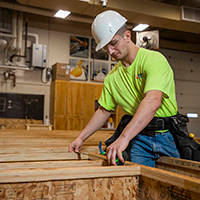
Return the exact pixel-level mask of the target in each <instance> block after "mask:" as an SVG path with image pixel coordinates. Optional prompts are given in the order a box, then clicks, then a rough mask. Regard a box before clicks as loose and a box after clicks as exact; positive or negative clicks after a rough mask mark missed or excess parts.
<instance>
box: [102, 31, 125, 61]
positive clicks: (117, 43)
mask: <svg viewBox="0 0 200 200" xmlns="http://www.w3.org/2000/svg"><path fill="white" fill-rule="evenodd" d="M103 49H104V50H105V51H107V53H108V54H109V55H111V56H112V57H113V58H114V59H115V60H117V61H120V60H123V59H124V58H125V57H126V56H127V52H128V51H127V45H126V42H125V38H124V34H123V35H122V36H120V35H115V36H114V37H113V38H112V40H111V41H110V42H109V43H108V44H107V45H106V46H105V47H104V48H103Z"/></svg>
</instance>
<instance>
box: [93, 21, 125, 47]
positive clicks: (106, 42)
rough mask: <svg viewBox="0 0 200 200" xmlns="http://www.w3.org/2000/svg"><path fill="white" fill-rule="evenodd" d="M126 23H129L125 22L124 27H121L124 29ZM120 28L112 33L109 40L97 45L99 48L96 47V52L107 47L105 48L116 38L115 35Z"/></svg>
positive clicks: (106, 39)
mask: <svg viewBox="0 0 200 200" xmlns="http://www.w3.org/2000/svg"><path fill="white" fill-rule="evenodd" d="M126 22H127V20H124V23H123V25H122V26H121V27H123V26H124V25H125V23H126ZM121 27H120V28H121ZM120 28H117V29H116V30H115V31H113V33H112V34H111V35H110V36H109V37H107V38H105V39H104V40H102V41H101V42H99V43H98V44H97V46H96V49H95V51H99V50H100V49H102V48H103V47H105V46H106V45H107V44H108V43H109V42H110V41H111V40H112V38H113V37H114V36H115V34H116V33H117V31H118V30H119V29H120Z"/></svg>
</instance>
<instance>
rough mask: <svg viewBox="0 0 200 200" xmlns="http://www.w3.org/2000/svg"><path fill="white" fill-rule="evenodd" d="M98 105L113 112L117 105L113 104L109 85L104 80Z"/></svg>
mask: <svg viewBox="0 0 200 200" xmlns="http://www.w3.org/2000/svg"><path fill="white" fill-rule="evenodd" d="M98 103H99V104H100V105H101V106H102V107H104V108H105V109H106V110H115V109H116V108H117V103H116V102H115V100H114V98H113V96H112V95H111V91H110V88H109V84H108V82H107V81H106V78H105V80H104V85H103V89H102V92H101V96H100V98H99V101H98Z"/></svg>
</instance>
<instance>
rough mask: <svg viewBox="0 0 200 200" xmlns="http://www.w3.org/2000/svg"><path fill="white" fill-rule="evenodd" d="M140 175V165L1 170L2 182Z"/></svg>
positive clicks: (0, 179)
mask: <svg viewBox="0 0 200 200" xmlns="http://www.w3.org/2000/svg"><path fill="white" fill-rule="evenodd" d="M136 175H140V166H133V167H132V166H131V167H130V166H105V167H76V168H75V167H73V168H56V169H54V170H52V169H26V170H23V169H20V170H0V183H9V182H10V183H17V182H38V181H51V180H69V179H82V178H102V177H123V176H136Z"/></svg>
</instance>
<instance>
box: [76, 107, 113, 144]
mask: <svg viewBox="0 0 200 200" xmlns="http://www.w3.org/2000/svg"><path fill="white" fill-rule="evenodd" d="M110 115H111V111H107V110H105V109H104V108H103V107H100V108H99V109H98V110H97V111H96V112H95V113H94V115H93V116H92V118H91V119H90V121H89V122H88V124H87V125H86V127H85V128H84V129H83V130H82V131H81V133H80V134H79V136H78V138H80V139H81V140H82V141H85V140H86V139H87V138H88V137H90V136H91V135H92V134H93V133H95V132H96V131H98V130H99V129H100V128H101V127H102V126H103V125H104V123H105V122H106V121H107V119H108V118H109V117H110Z"/></svg>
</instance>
